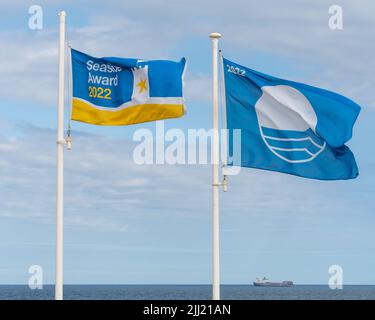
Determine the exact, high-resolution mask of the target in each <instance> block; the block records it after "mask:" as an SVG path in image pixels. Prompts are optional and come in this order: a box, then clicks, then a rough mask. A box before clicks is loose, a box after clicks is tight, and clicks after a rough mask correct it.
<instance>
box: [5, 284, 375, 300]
mask: <svg viewBox="0 0 375 320" xmlns="http://www.w3.org/2000/svg"><path fill="white" fill-rule="evenodd" d="M221 295H222V299H228V300H231V299H235V300H268V299H270V300H274V299H278V300H279V299H281V300H301V299H303V300H317V299H324V300H327V299H328V300H353V299H360V300H364V299H371V300H374V299H375V286H363V285H361V286H344V288H343V289H342V290H331V289H329V287H328V286H327V285H324V286H323V285H295V286H293V287H290V288H259V287H253V286H252V285H223V286H222V287H221ZM53 296H54V287H53V286H51V285H47V286H44V288H43V289H41V290H30V289H29V288H28V287H27V286H23V285H0V300H19V299H22V300H30V299H34V300H48V299H53ZM64 299H66V300H81V299H82V300H98V299H99V300H179V299H180V300H193V299H197V300H208V299H211V286H209V285H66V286H64Z"/></svg>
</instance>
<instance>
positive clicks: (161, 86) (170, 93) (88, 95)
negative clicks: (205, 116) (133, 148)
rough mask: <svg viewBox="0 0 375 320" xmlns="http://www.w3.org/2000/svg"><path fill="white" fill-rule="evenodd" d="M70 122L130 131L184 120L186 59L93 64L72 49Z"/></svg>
mask: <svg viewBox="0 0 375 320" xmlns="http://www.w3.org/2000/svg"><path fill="white" fill-rule="evenodd" d="M71 56H72V73H73V101H72V120H76V121H81V122H86V123H91V124H97V125H113V126H117V125H129V124H136V123H142V122H148V121H155V120H161V119H168V118H178V117H181V116H183V115H184V113H185V111H184V99H183V75H184V70H185V64H186V61H185V58H183V59H181V60H180V61H179V62H175V61H168V60H148V61H147V60H137V59H125V58H113V57H109V58H94V57H91V56H89V55H87V54H85V53H82V52H79V51H77V50H74V49H72V51H71Z"/></svg>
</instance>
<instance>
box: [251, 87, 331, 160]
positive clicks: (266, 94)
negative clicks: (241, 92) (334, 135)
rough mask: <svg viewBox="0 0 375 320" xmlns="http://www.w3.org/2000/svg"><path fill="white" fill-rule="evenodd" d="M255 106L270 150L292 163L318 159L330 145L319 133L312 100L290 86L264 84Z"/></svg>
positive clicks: (260, 127) (262, 132)
mask: <svg viewBox="0 0 375 320" xmlns="http://www.w3.org/2000/svg"><path fill="white" fill-rule="evenodd" d="M262 91H263V94H262V96H261V98H260V99H259V100H258V101H257V103H256V105H255V110H256V113H257V117H258V122H259V130H260V132H261V136H262V138H263V141H264V142H265V144H266V145H267V147H268V148H269V150H270V151H272V152H273V153H274V154H275V155H276V156H277V157H279V158H280V159H282V160H284V161H287V162H290V163H303V162H309V161H312V160H314V159H315V158H316V157H317V156H318V155H319V154H320V153H321V152H322V151H323V150H324V149H325V147H326V142H325V141H324V140H323V139H322V138H321V137H319V136H318V135H317V134H316V131H315V130H316V125H317V117H316V114H315V111H314V109H313V107H312V106H311V104H310V102H309V101H308V99H307V98H306V97H305V96H304V95H303V94H302V93H301V92H300V91H298V90H296V89H295V88H292V87H290V86H285V85H278V86H264V87H262Z"/></svg>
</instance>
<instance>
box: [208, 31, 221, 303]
mask: <svg viewBox="0 0 375 320" xmlns="http://www.w3.org/2000/svg"><path fill="white" fill-rule="evenodd" d="M210 38H211V42H212V109H213V110H212V118H213V139H212V299H213V300H220V220H219V186H220V183H219V86H218V53H219V50H218V43H219V38H221V34H220V33H211V34H210Z"/></svg>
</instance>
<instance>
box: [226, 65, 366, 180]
mask: <svg viewBox="0 0 375 320" xmlns="http://www.w3.org/2000/svg"><path fill="white" fill-rule="evenodd" d="M223 66H224V79H225V94H226V112H227V127H228V129H229V137H230V139H229V155H231V154H232V157H231V158H233V159H228V164H229V165H234V166H241V167H251V168H258V169H264V170H272V171H279V172H284V173H289V174H293V175H297V176H301V177H305V178H312V179H321V180H340V179H352V178H356V177H357V176H358V167H357V164H356V162H355V159H354V156H353V154H352V152H351V151H350V149H349V148H348V147H347V146H345V143H346V142H347V141H348V140H349V139H350V138H351V137H352V129H353V125H354V123H355V121H356V119H357V117H358V114H359V112H360V109H361V108H360V106H359V105H357V104H356V103H354V102H353V101H351V100H349V99H348V98H345V97H343V96H341V95H339V94H336V93H333V92H330V91H327V90H323V89H319V88H315V87H312V86H309V85H306V84H302V83H297V82H293V81H288V80H283V79H279V78H275V77H272V76H269V75H266V74H263V73H260V72H257V71H254V70H251V69H249V68H246V67H243V66H241V65H239V64H236V63H234V62H232V61H229V60H227V59H223ZM233 129H241V152H240V155H238V154H237V155H236V154H233V151H234V150H235V148H234V147H233Z"/></svg>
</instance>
